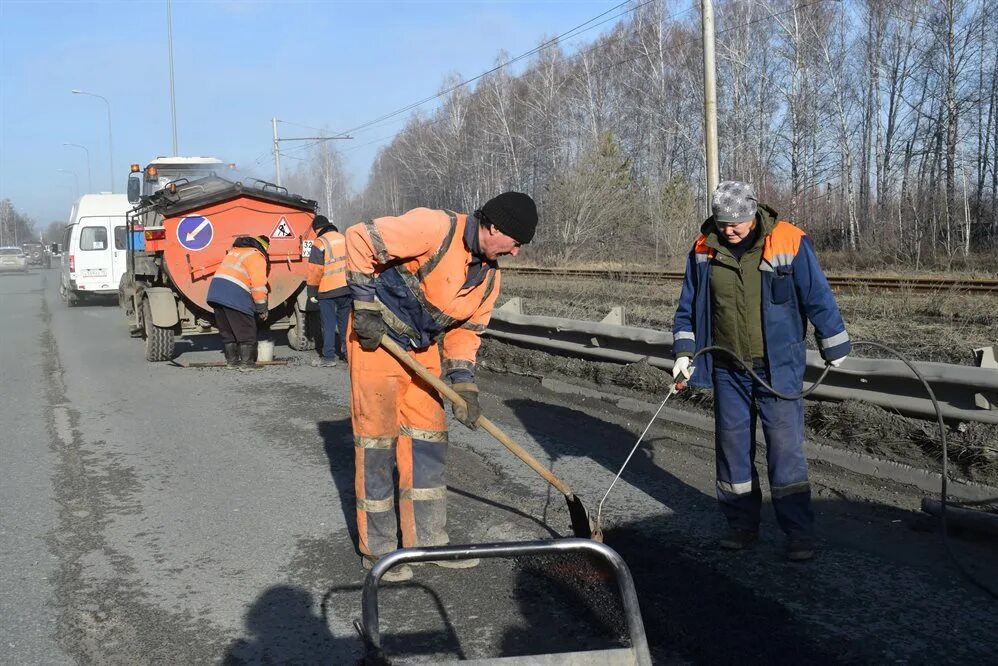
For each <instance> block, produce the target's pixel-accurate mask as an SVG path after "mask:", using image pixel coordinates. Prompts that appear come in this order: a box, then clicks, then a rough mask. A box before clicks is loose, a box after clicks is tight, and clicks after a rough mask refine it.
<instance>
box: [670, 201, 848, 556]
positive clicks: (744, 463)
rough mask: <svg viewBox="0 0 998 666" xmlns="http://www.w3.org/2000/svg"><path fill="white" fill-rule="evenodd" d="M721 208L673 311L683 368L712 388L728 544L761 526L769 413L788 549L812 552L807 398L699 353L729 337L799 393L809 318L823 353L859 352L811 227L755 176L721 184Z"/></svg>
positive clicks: (689, 265) (829, 359) (739, 544)
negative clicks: (780, 212) (761, 194)
mask: <svg viewBox="0 0 998 666" xmlns="http://www.w3.org/2000/svg"><path fill="white" fill-rule="evenodd" d="M711 209H712V212H713V215H712V216H711V217H710V218H708V219H707V220H706V221H705V222H704V223H703V226H702V227H701V229H700V231H701V234H700V236H699V238H697V241H696V243H695V244H694V246H693V249H692V250H691V251H690V254H689V256H688V258H687V262H686V277H685V280H684V281H683V289H682V293H681V295H680V298H679V306H678V308H677V310H676V317H675V320H674V323H673V339H674V342H673V347H674V350H675V353H676V364H675V367H674V369H673V376H674V377H675V378H676V379H677V380H687V379H689V380H690V383H691V384H693V385H694V386H700V387H702V388H711V387H712V388H713V390H714V424H715V431H714V443H715V448H716V453H717V499H718V502H719V503H720V506H721V511H722V513H723V514H724V516H725V518H726V519H727V522H728V530H727V532H726V533H725V535H724V536H723V537H722V539H721V541H720V545H721V546H722V547H724V548H727V549H730V550H741V549H743V548H746V547H748V546H750V545H751V544H752V543H754V542H755V540H756V538H757V535H758V531H759V514H760V509H761V505H762V493H761V491H760V488H759V477H758V474H757V472H756V469H755V463H754V460H755V448H756V441H755V431H756V420H757V419H761V421H762V430H763V433H764V434H765V437H766V447H767V463H768V472H769V486H770V493H771V495H772V498H773V508H774V510H775V512H776V519H777V522H778V523H779V525H780V527H781V528H782V529H783V531H784V532H785V533H786V535H787V538H788V539H787V540H788V551H787V556H788V557H789V559H791V560H798V561H799V560H809V559H811V558H812V557H814V551H815V544H814V514H813V513H812V511H811V486H810V484H809V482H808V479H807V459H806V458H805V457H804V448H803V447H804V402H803V400H783V399H781V398H778V397H777V396H775V395H773V394H772V393H770V392H769V391H767V390H766V389H764V388H763V387H762V386H761V385H760V384H759V383H758V382H756V381H754V380H753V379H752V377H751V375H750V374H749V373H748V372H747V371H746V370H745V369H744V368H743V367H742V366H741V365H740V364H739V363H737V362H736V361H735V360H734V359H733V358H730V357H729V356H727V355H724V354H719V353H715V354H710V355H708V354H704V355H703V356H700V357H698V358H697V359H696V362H695V363H694V364H693V367H691V365H690V361H691V357H692V356H693V355H694V354H695V353H696V352H697V351H698V350H700V349H702V348H704V347H708V346H711V345H718V346H722V347H725V348H727V349H730V350H731V351H732V352H733V353H734V354H735V355H736V356H737V357H738V359H740V360H741V361H742V362H744V363H745V364H747V365H748V366H749V367H751V368H752V369H753V370H754V371H755V373H756V374H757V375H759V377H761V378H762V379H763V380H765V381H766V382H768V383H769V384H770V385H771V386H772V387H773V388H774V389H776V390H777V391H779V392H781V393H784V394H793V395H796V394H799V393H800V392H801V390H802V388H803V381H804V366H805V351H806V344H805V334H806V332H807V322H808V320H810V322H811V324H812V325H813V326H814V328H815V332H816V335H817V339H818V350H819V351H820V353H821V356H822V358H824V359H825V361H826V363H830V364H831V365H833V366H838V365H839V364H841V363H842V361H843V360H844V359H845V357H846V355H847V354H848V353H849V351H850V343H849V334H848V333H846V329H845V323H844V322H843V321H842V316H841V315H840V314H839V308H838V305H837V304H836V302H835V296H834V295H833V294H832V291H831V289H830V288H829V286H828V280H827V279H826V278H825V275H824V273H823V272H822V271H821V267H820V266H819V265H818V258H817V257H816V256H815V254H814V249H813V247H812V246H811V241H810V240H809V239H808V237H807V235H806V234H805V233H804V232H803V231H802V230H800V229H799V228H797V227H795V226H794V225H792V224H790V223H789V222H787V221H785V220H779V219H778V217H777V214H776V211H774V210H773V209H772V208H770V207H769V206H766V205H759V203H758V199H757V198H756V195H755V192H754V191H753V189H752V186H751V185H749V184H747V183H741V182H737V181H726V182H723V183H721V184H720V185H718V187H717V190H715V192H714V193H713V195H712V198H711ZM694 368H695V370H696V372H695V373H694V372H693V370H694ZM691 377H692V378H691Z"/></svg>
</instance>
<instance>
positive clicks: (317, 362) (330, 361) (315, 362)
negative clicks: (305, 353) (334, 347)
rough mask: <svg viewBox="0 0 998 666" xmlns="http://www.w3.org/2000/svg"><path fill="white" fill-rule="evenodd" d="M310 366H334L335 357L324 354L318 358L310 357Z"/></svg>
mask: <svg viewBox="0 0 998 666" xmlns="http://www.w3.org/2000/svg"><path fill="white" fill-rule="evenodd" d="M312 367H313V368H335V367H336V359H335V358H326V357H325V356H320V357H319V358H313V359H312Z"/></svg>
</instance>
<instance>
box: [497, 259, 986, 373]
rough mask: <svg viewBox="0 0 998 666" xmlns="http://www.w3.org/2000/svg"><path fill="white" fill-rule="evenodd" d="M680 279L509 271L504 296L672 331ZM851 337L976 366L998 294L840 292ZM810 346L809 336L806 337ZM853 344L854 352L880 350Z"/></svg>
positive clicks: (551, 310) (548, 310)
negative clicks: (616, 315) (616, 313)
mask: <svg viewBox="0 0 998 666" xmlns="http://www.w3.org/2000/svg"><path fill="white" fill-rule="evenodd" d="M679 289H680V286H679V284H678V283H669V284H664V285H641V284H621V283H617V282H610V281H608V280H598V279H584V278H583V279H575V278H572V279H561V280H558V279H553V278H546V279H537V278H536V277H529V276H518V275H510V274H507V275H505V276H504V277H503V298H504V299H505V298H507V297H510V296H520V297H522V298H523V299H524V312H526V313H527V314H537V315H548V316H554V317H566V318H569V319H583V320H590V321H599V320H600V319H602V318H603V317H604V316H605V315H606V314H607V313H608V312H609V311H610V309H611V308H613V307H615V306H619V305H622V306H624V310H625V312H626V314H627V322H628V323H629V324H631V325H633V326H643V327H647V328H658V329H671V328H672V317H673V314H674V313H675V311H676V302H677V299H678V297H679ZM838 302H839V307H840V308H841V310H842V316H843V317H844V318H845V320H846V325H847V327H848V329H849V332H850V335H851V336H852V337H853V339H856V340H874V341H877V342H881V343H882V344H886V345H889V346H891V347H895V348H897V349H898V350H899V351H901V352H902V353H904V354H907V355H908V356H909V357H910V358H912V359H913V360H919V361H937V362H941V363H958V364H962V365H973V364H974V355H973V350H974V349H975V348H979V347H986V346H989V345H993V344H995V343H996V342H998V298H996V297H995V296H992V295H986V294H967V293H964V292H960V291H955V290H951V289H939V290H937V291H932V292H913V291H910V290H901V291H894V292H883V291H867V292H852V293H845V294H841V295H839V296H838ZM809 344H812V345H813V339H811V340H809ZM878 353H879V352H876V351H875V350H874V349H873V348H871V347H866V348H858V349H857V350H856V351H855V354H856V355H859V356H874V355H876V354H878Z"/></svg>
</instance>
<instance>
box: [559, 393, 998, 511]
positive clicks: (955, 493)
mask: <svg viewBox="0 0 998 666" xmlns="http://www.w3.org/2000/svg"><path fill="white" fill-rule="evenodd" d="M541 386H543V387H544V388H546V389H548V390H550V391H553V392H554V393H561V394H563V395H578V396H585V397H588V398H595V399H597V400H601V401H603V402H607V403H609V404H612V405H615V406H616V407H619V408H620V409H623V410H626V411H629V412H638V413H641V414H648V415H651V414H654V413H655V410H656V409H657V408H658V404H656V403H651V402H645V401H643V400H637V399H635V398H627V397H622V396H617V395H613V394H612V393H604V392H602V391H597V390H596V389H591V388H586V387H584V386H576V385H575V384H569V383H568V382H563V381H561V380H558V379H551V378H548V377H543V378H541ZM659 418H660V419H664V420H666V421H671V422H673V423H680V424H682V425H684V426H687V427H690V428H693V429H695V430H699V431H701V432H707V433H713V432H714V419H713V418H711V417H709V416H704V415H702V414H697V413H695V412H689V411H686V410H684V409H676V408H674V407H669V406H668V405H666V406H665V407H663V408H662V412H661V413H660V414H659ZM756 436H757V437H758V439H759V441H760V442H763V441H765V439H764V438H763V434H762V428H761V427H760V428H758V429H757V430H756ZM695 446H698V445H695ZM702 448H711V449H712V448H713V447H702ZM804 453H805V455H806V456H807V457H808V459H810V460H820V461H822V462H826V463H829V464H832V465H835V466H837V467H841V468H843V469H846V470H849V471H850V472H855V473H857V474H863V475H864V476H869V477H873V478H875V479H885V480H890V481H895V482H898V483H904V484H907V485H911V486H915V487H916V488H918V489H920V490H924V491H925V492H928V493H933V494H934V495H938V494H939V492H940V489H941V487H942V481H943V477H942V474H940V473H938V472H930V471H929V470H925V469H920V468H918V467H912V466H911V465H905V464H903V463H899V462H894V461H892V460H882V459H880V458H876V457H874V456H871V455H869V454H866V453H859V452H857V451H848V450H846V449H839V448H836V447H834V446H828V445H827V444H818V443H817V442H811V441H806V440H805V442H804ZM948 495H949V496H950V497H952V498H959V499H964V500H984V499H990V498H993V497H998V488H995V487H993V486H988V485H985V484H983V483H975V482H973V481H964V480H959V479H952V478H951V479H950V482H949V487H948Z"/></svg>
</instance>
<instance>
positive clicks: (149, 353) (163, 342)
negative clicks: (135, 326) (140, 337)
mask: <svg viewBox="0 0 998 666" xmlns="http://www.w3.org/2000/svg"><path fill="white" fill-rule="evenodd" d="M142 323H143V324H144V326H145V333H146V360H147V361H151V362H153V363H155V362H157V361H169V360H170V359H172V358H173V346H174V342H175V341H176V336H175V334H174V332H173V329H172V328H162V327H160V326H156V325H155V324H154V323H152V306H150V305H149V299H147V298H143V299H142Z"/></svg>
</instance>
